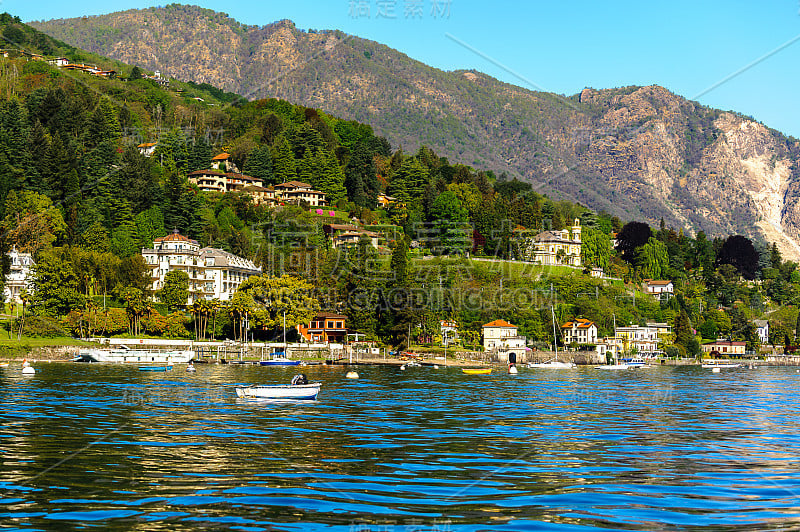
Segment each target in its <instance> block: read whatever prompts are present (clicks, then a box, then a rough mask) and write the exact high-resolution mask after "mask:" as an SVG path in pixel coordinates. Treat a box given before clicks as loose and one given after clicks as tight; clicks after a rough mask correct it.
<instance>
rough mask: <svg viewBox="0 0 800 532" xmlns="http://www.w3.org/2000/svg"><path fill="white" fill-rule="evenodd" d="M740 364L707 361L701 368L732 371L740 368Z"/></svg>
mask: <svg viewBox="0 0 800 532" xmlns="http://www.w3.org/2000/svg"><path fill="white" fill-rule="evenodd" d="M741 366H742V364H741V363H740V362H734V361H733V360H709V361H708V362H704V363H703V364H702V367H703V368H705V369H714V368H719V369H732V368H738V367H741Z"/></svg>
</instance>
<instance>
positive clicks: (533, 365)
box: [526, 362, 578, 369]
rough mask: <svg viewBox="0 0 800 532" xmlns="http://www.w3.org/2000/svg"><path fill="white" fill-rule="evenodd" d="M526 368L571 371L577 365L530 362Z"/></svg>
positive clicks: (570, 363)
mask: <svg viewBox="0 0 800 532" xmlns="http://www.w3.org/2000/svg"><path fill="white" fill-rule="evenodd" d="M526 367H528V368H541V369H572V368H577V367H578V365H577V364H574V363H572V362H541V363H537V362H531V363H530V364H528V365H527V366H526Z"/></svg>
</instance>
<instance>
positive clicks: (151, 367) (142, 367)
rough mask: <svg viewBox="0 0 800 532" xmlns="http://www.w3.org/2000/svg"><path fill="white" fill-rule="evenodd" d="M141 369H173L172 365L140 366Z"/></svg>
mask: <svg viewBox="0 0 800 532" xmlns="http://www.w3.org/2000/svg"><path fill="white" fill-rule="evenodd" d="M139 371H172V366H139Z"/></svg>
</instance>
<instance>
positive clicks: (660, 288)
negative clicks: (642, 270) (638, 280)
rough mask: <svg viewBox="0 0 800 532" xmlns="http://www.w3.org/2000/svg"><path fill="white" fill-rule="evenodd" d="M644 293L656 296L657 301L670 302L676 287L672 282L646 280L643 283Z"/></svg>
mask: <svg viewBox="0 0 800 532" xmlns="http://www.w3.org/2000/svg"><path fill="white" fill-rule="evenodd" d="M642 288H644V293H645V294H648V295H651V296H654V297H655V298H656V299H659V300H661V299H663V300H665V301H666V300H668V299H669V298H671V297H672V295H673V294H674V292H675V285H674V284H672V281H667V280H653V279H645V280H644V283H643V287H642Z"/></svg>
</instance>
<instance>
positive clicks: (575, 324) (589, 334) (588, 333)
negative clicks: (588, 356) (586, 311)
mask: <svg viewBox="0 0 800 532" xmlns="http://www.w3.org/2000/svg"><path fill="white" fill-rule="evenodd" d="M561 335H562V337H563V338H564V345H569V344H596V343H597V325H595V324H594V322H592V321H589V320H587V319H584V318H578V319H576V320H574V321H568V322H567V323H565V324H564V325H562V326H561Z"/></svg>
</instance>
